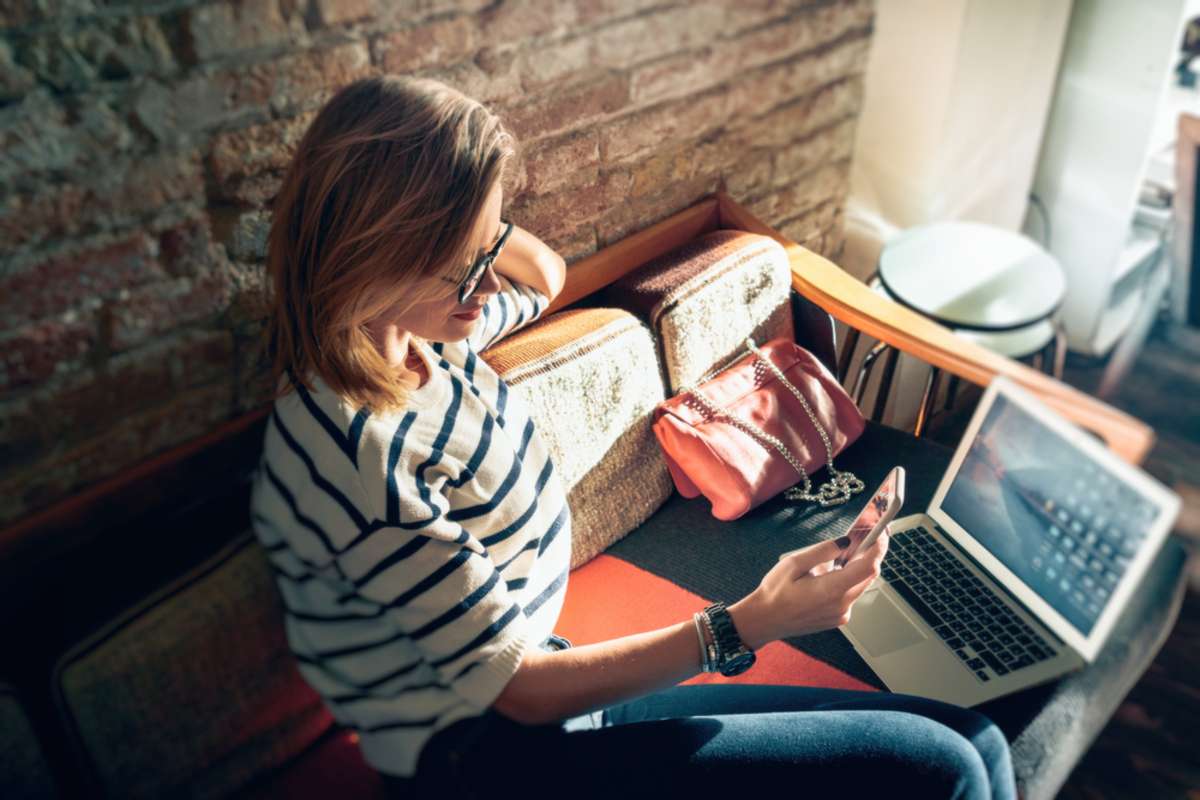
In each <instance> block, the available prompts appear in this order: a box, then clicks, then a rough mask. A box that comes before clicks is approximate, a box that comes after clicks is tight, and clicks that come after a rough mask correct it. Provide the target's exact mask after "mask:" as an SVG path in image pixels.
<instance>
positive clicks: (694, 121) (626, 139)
mask: <svg viewBox="0 0 1200 800" xmlns="http://www.w3.org/2000/svg"><path fill="white" fill-rule="evenodd" d="M728 101H729V96H728V93H727V92H726V91H725V90H720V89H719V90H716V91H712V92H707V93H705V94H702V95H696V96H694V97H689V98H687V99H686V100H682V101H680V102H676V103H671V104H669V105H665V106H657V107H655V108H652V109H648V110H644V111H638V112H636V113H634V114H629V115H626V116H623V117H621V118H620V119H617V120H613V121H612V122H611V123H609V124H607V125H604V126H602V127H601V129H600V157H601V159H602V160H603V161H604V162H606V163H610V164H611V163H617V162H620V161H622V160H627V159H630V158H632V157H638V156H641V155H642V154H644V153H648V152H652V151H654V150H658V149H659V148H661V147H663V145H664V144H666V143H669V142H673V141H685V140H688V139H694V138H697V137H700V136H704V135H705V134H707V133H710V132H711V131H713V130H715V129H717V128H718V127H720V126H721V125H722V124H723V123H724V122H725V120H726V112H727V108H728Z"/></svg>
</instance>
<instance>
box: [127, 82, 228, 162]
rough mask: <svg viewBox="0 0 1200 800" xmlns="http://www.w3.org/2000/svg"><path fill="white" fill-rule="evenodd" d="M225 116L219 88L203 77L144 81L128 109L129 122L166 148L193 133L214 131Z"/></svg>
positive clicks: (186, 139)
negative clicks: (171, 80) (170, 80)
mask: <svg viewBox="0 0 1200 800" xmlns="http://www.w3.org/2000/svg"><path fill="white" fill-rule="evenodd" d="M228 117H229V114H228V113H227V111H226V104H225V96H224V93H223V91H222V87H221V86H220V85H219V84H218V83H217V82H216V81H214V80H212V79H211V78H210V77H208V76H206V75H197V76H194V77H191V78H188V79H186V80H182V81H179V82H172V83H170V84H167V83H162V82H160V81H158V80H146V81H143V82H141V83H140V84H139V85H138V88H137V89H136V91H135V93H134V95H133V100H132V103H131V108H130V118H131V120H132V121H134V122H135V123H137V125H138V126H140V127H141V128H142V130H144V131H145V132H146V133H147V134H148V135H149V136H150V137H152V138H153V139H154V140H155V141H157V142H159V143H161V144H162V145H164V146H166V147H177V146H180V143H181V142H183V143H187V142H189V141H190V140H189V138H188V137H190V136H191V135H192V134H195V133H198V132H201V131H206V130H209V129H211V128H215V127H216V126H218V125H220V124H222V123H223V122H225V121H226V119H227V118H228Z"/></svg>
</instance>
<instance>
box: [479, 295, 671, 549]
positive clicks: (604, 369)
mask: <svg viewBox="0 0 1200 800" xmlns="http://www.w3.org/2000/svg"><path fill="white" fill-rule="evenodd" d="M481 355H482V357H483V359H484V360H485V361H487V362H488V364H489V365H490V366H491V367H492V369H494V370H495V371H496V373H497V374H498V375H500V377H501V378H503V379H504V381H505V382H506V383H507V384H508V385H509V386H510V388H511V389H512V391H513V392H515V393H516V394H518V395H519V396H520V397H521V399H522V400H523V401H524V402H525V404H526V405H527V406H528V408H529V413H530V416H531V417H532V419H533V423H534V425H536V426H537V429H538V433H539V434H540V435H541V437H542V439H543V440H544V441H545V443H546V447H547V448H548V449H549V451H550V458H551V460H552V461H553V462H554V467H555V469H556V470H557V471H558V474H559V477H560V479H561V480H562V482H563V487H564V488H565V489H566V491H567V504H568V505H569V506H570V508H571V568H572V569H574V568H575V567H578V566H579V565H581V564H583V563H585V562H587V561H588V560H590V559H591V558H593V557H594V556H596V555H598V554H600V553H601V552H603V551H604V549H605V548H607V547H608V546H609V545H610V544H612V543H613V542H615V541H616V540H618V539H620V538H621V537H622V536H624V535H625V534H627V533H629V532H630V531H632V530H633V529H634V528H636V527H637V526H638V525H640V524H641V523H642V522H643V521H645V520H646V519H647V518H648V517H649V516H650V515H651V514H653V513H654V512H655V511H656V510H658V508H659V506H661V505H662V504H663V503H664V502H665V501H666V499H667V498H668V497H669V496H670V495H671V492H672V491H673V488H674V487H673V484H672V483H671V477H670V473H669V472H668V471H667V465H666V462H665V461H664V460H663V457H662V452H661V450H660V449H659V447H658V444H657V442H656V441H655V439H654V433H653V431H652V430H651V428H650V415H651V412H652V411H653V410H654V407H655V406H656V405H658V404H659V403H660V402H662V400H663V385H662V378H661V374H662V372H661V368H660V366H659V362H658V354H657V352H656V349H655V344H654V338H653V336H651V334H650V331H649V330H648V329H647V328H646V326H645V325H644V324H642V323H641V322H640V321H639V320H638V319H637V318H636V317H634V316H633V315H631V314H629V313H628V312H625V311H621V310H620V309H613V308H586V309H572V310H567V311H561V312H559V313H557V314H552V315H550V316H549V317H545V318H543V319H541V320H539V321H538V322H536V323H534V324H533V325H530V326H529V327H528V328H526V329H524V330H522V331H518V332H517V333H515V334H512V335H510V336H509V337H507V338H505V339H503V340H501V341H500V342H499V343H497V344H496V345H495V346H494V347H492V348H490V349H488V350H486V351H485V352H484V353H482V354H481Z"/></svg>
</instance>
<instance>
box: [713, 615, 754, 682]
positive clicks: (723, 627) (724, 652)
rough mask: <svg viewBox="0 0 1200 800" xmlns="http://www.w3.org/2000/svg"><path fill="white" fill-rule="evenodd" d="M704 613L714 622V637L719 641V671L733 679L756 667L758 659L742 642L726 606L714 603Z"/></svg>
mask: <svg viewBox="0 0 1200 800" xmlns="http://www.w3.org/2000/svg"><path fill="white" fill-rule="evenodd" d="M704 613H705V614H706V615H708V618H709V619H710V620H712V627H713V635H714V636H715V637H716V639H717V653H718V656H717V658H718V661H717V670H718V671H719V672H720V673H721V674H722V675H724V676H725V677H732V676H734V675H741V674H742V673H743V672H745V671H746V670H748V669H750V667H752V666H754V662H755V660H757V657H756V656H755V655H754V651H753V650H751V649H750V648H749V647H747V646H746V643H745V642H743V641H742V637H741V636H740V635H739V634H738V632H737V628H736V627H734V625H733V617H732V616H730V614H729V610H728V609H726V608H725V604H724V603H721V602H717V603H713V604H712V605H711V606H709V607H708V608H706V609H704Z"/></svg>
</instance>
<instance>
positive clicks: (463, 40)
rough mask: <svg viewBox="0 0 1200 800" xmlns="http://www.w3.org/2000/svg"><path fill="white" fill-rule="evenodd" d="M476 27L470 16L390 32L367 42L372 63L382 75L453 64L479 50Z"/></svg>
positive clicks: (478, 36)
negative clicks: (435, 65)
mask: <svg viewBox="0 0 1200 800" xmlns="http://www.w3.org/2000/svg"><path fill="white" fill-rule="evenodd" d="M479 24H480V23H479V22H477V21H476V18H475V17H474V16H458V17H453V18H450V19H440V20H433V21H430V22H426V23H423V24H420V25H417V26H415V27H412V28H409V29H407V30H400V31H393V32H391V33H388V34H385V35H383V36H379V37H376V38H375V39H374V40H373V41H372V42H371V53H372V55H373V59H372V60H373V61H374V62H375V63H377V64H379V65H380V66H381V68H382V69H383V71H384V72H385V73H393V72H394V73H404V72H411V71H413V70H417V69H420V68H421V67H426V66H431V65H434V64H449V63H453V62H455V61H458V60H460V59H462V58H465V57H466V56H467V55H469V54H470V53H473V52H474V51H475V50H476V49H477V48H478V47H479V46H480V44H481V43H482V40H483V37H481V36H480V35H479V29H478V26H479ZM485 29H486V26H485ZM486 38H489V39H490V36H489V37H486Z"/></svg>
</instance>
